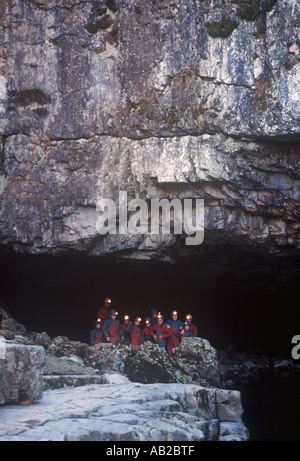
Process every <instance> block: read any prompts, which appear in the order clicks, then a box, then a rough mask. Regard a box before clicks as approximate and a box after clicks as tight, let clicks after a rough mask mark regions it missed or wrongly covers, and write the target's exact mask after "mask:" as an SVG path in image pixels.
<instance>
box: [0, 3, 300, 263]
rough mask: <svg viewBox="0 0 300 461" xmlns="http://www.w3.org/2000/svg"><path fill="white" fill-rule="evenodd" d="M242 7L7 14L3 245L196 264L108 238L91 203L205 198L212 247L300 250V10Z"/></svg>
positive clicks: (43, 9) (31, 6) (0, 89)
mask: <svg viewBox="0 0 300 461" xmlns="http://www.w3.org/2000/svg"><path fill="white" fill-rule="evenodd" d="M244 3H245V2H243V1H241V2H236V1H228V2H220V3H218V5H217V4H216V3H215V2H211V1H208V0H205V1H201V2H200V1H195V2H186V1H184V0H175V1H172V2H171V1H169V0H163V1H161V2H154V1H149V2H148V1H143V0H137V1H135V2H131V1H118V0H116V1H115V2H113V5H114V6H112V5H111V2H110V4H109V5H108V6H107V5H105V4H104V3H103V2H98V1H97V2H96V1H94V0H86V1H79V0H76V1H74V2H69V1H67V0H51V1H48V2H39V1H35V0H31V1H24V0H16V1H15V2H13V3H11V2H9V1H7V0H5V1H4V2H2V3H1V7H0V8H1V22H0V28H1V29H0V33H1V42H0V46H1V48H0V58H1V62H0V104H1V109H0V115H1V119H0V123H1V126H0V129H1V134H2V152H1V160H0V242H1V243H2V244H4V245H5V246H6V247H7V248H11V249H14V250H16V251H19V252H28V253H56V252H58V251H62V250H82V251H84V252H87V253H88V254H92V255H99V256H103V255H107V254H122V256H123V257H131V258H137V259H139V258H160V259H166V260H173V259H176V257H177V256H176V255H178V246H179V247H182V246H183V248H181V253H183V254H185V253H188V249H187V248H186V247H185V246H184V243H183V242H182V239H181V236H176V238H175V237H174V235H125V236H124V235H113V236H108V237H106V238H105V239H103V238H102V237H100V236H99V234H98V233H97V229H96V223H97V219H98V217H99V210H98V209H97V203H98V201H99V200H100V199H101V198H103V197H105V198H110V199H113V200H116V201H117V198H118V191H119V190H125V191H126V192H127V193H128V197H129V198H130V199H131V198H143V199H145V200H147V201H148V202H149V201H150V200H151V199H152V198H163V197H164V198H168V199H172V198H180V199H184V198H203V199H204V200H205V240H204V242H205V244H206V245H215V244H216V242H220V240H222V242H223V243H231V244H236V245H238V246H245V247H249V248H253V247H255V248H258V251H261V248H263V249H264V250H266V252H267V253H268V252H272V253H273V252H275V253H276V254H277V253H283V254H285V255H286V254H287V255H288V256H289V254H290V253H289V251H291V250H292V251H295V250H298V249H299V222H298V213H297V207H298V206H299V152H298V151H297V145H296V142H297V140H299V94H300V88H299V56H300V50H299V37H298V34H299V20H297V17H299V3H298V2H297V1H294V0H293V1H286V0H277V1H272V2H260V4H261V8H260V9H258V8H256V9H255V5H254V4H256V2H252V3H253V5H254V6H252V7H251V8H252V10H251V11H250V13H251V14H250V13H249V11H248V13H247V14H246V12H247V11H246V12H245V9H244ZM29 24H30V28H29V26H28V25H29ZM29 217H30V218H29ZM287 259H288V257H287Z"/></svg>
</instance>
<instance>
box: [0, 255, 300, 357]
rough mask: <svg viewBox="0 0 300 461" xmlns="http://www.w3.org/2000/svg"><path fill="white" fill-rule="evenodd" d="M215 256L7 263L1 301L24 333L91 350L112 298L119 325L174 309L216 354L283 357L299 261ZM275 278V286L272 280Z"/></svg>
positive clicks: (294, 314)
mask: <svg viewBox="0 0 300 461" xmlns="http://www.w3.org/2000/svg"><path fill="white" fill-rule="evenodd" d="M218 251H219V253H218ZM218 251H217V250H214V251H213V252H212V253H210V254H207V255H206V256H205V257H204V255H202V256H199V255H197V256H195V257H194V258H190V259H189V260H185V261H184V262H183V261H181V262H180V263H176V264H172V265H170V264H167V263H161V262H153V261H152V262H150V261H136V260H135V261H134V260H126V259H121V258H119V259H117V258H115V259H113V258H111V257H110V258H108V259H105V258H98V257H91V256H87V255H56V256H43V255H38V256H37V255H35V256H33V255H13V256H12V255H10V256H5V257H3V258H2V259H1V263H0V269H1V281H0V299H1V300H2V301H3V302H4V303H5V304H6V306H7V308H8V310H9V312H10V313H11V315H12V316H13V317H14V318H15V319H16V320H17V321H18V322H20V323H22V324H24V325H25V326H26V328H27V330H29V331H36V332H42V331H46V332H47V333H48V334H49V336H50V337H51V338H53V337H55V336H67V337H69V338H70V339H72V340H79V341H82V342H87V343H88V342H89V333H90V330H91V329H92V328H93V327H94V323H95V321H96V318H97V310H98V308H99V307H101V306H102V305H103V301H104V298H105V297H106V296H109V297H110V298H111V299H112V301H113V304H112V305H113V307H115V308H116V309H117V310H118V312H119V319H120V320H121V321H122V318H123V316H124V315H125V314H128V315H130V317H131V318H132V319H133V318H134V317H135V316H137V315H138V316H141V317H142V318H143V320H144V318H145V317H146V316H149V315H150V312H151V309H153V308H156V309H158V310H160V311H161V312H162V313H163V314H164V316H165V317H167V318H169V317H170V313H171V311H172V310H173V309H177V310H178V312H179V318H181V319H182V320H184V319H185V315H186V314H192V316H193V323H195V324H196V325H197V327H198V335H199V336H201V337H204V338H206V339H208V340H209V341H210V342H211V344H212V345H213V346H214V347H216V348H218V349H226V348H227V347H228V346H229V345H230V344H234V345H235V346H237V347H238V348H241V349H245V348H249V347H250V348H251V347H252V348H261V349H264V350H265V351H270V353H288V352H289V351H290V349H291V346H290V344H291V338H292V336H293V335H295V334H299V331H296V327H297V325H299V313H298V309H297V306H298V303H297V301H296V300H297V299H298V296H299V288H298V285H297V283H296V282H295V280H294V277H295V274H293V277H291V267H294V268H295V267H296V266H295V265H296V264H298V261H295V260H294V261H292V260H291V259H290V258H289V265H288V266H286V267H285V265H284V264H283V262H282V261H277V263H276V264H277V266H276V265H275V263H274V261H273V260H270V261H269V262H268V265H267V264H265V265H264V264H262V257H261V255H260V256H257V255H253V254H250V253H245V254H243V252H242V251H241V249H238V248H237V249H232V248H231V249H230V248H227V250H226V251H227V253H224V248H223V249H222V248H220V249H219V250H218ZM226 254H227V256H226ZM298 267H299V265H298ZM279 268H281V272H280V270H279ZM279 272H280V276H281V278H280V280H279V279H278V277H277V278H276V277H274V274H276V275H277V276H278V274H279ZM284 279H285V280H286V279H288V281H289V283H288V284H283V280H284Z"/></svg>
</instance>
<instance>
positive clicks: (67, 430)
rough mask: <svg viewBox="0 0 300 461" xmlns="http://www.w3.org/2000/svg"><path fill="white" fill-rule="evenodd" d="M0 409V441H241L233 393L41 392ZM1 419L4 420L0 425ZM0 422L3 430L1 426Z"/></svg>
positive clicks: (175, 387)
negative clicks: (36, 399) (31, 402)
mask: <svg viewBox="0 0 300 461" xmlns="http://www.w3.org/2000/svg"><path fill="white" fill-rule="evenodd" d="M22 410H23V411H22V413H20V409H19V408H16V407H13V406H10V407H6V408H3V409H1V416H2V418H1V422H0V440H2V441H5V440H9V441H30V440H31V441H32V440H34V441H38V440H51V441H66V440H71V441H116V442H117V441H168V442H170V441H204V440H247V438H248V431H247V429H246V428H245V426H244V425H243V423H242V421H241V414H242V408H241V404H240V394H239V392H237V391H224V390H215V389H205V388H201V387H199V386H194V385H182V384H152V385H150V384H137V383H130V382H128V383H123V384H109V385H105V384H102V385H89V386H83V387H77V388H75V389H59V390H55V391H46V392H44V395H43V399H42V401H41V402H40V403H39V405H38V406H27V407H23V408H22ZM3 418H4V419H3ZM3 421H5V424H4V423H3Z"/></svg>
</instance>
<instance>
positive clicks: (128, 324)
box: [122, 315, 132, 339]
mask: <svg viewBox="0 0 300 461" xmlns="http://www.w3.org/2000/svg"><path fill="white" fill-rule="evenodd" d="M131 326H132V322H131V321H130V318H129V315H124V323H122V328H123V336H124V338H125V339H129V330H130V328H131Z"/></svg>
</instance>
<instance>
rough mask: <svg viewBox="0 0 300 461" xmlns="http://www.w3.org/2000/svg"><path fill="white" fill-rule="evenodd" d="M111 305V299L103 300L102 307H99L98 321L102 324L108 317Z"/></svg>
mask: <svg viewBox="0 0 300 461" xmlns="http://www.w3.org/2000/svg"><path fill="white" fill-rule="evenodd" d="M110 305H111V299H110V298H105V300H104V307H100V309H99V310H98V314H97V315H98V319H101V320H102V322H104V321H105V320H106V319H107V318H108V317H109V308H110Z"/></svg>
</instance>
